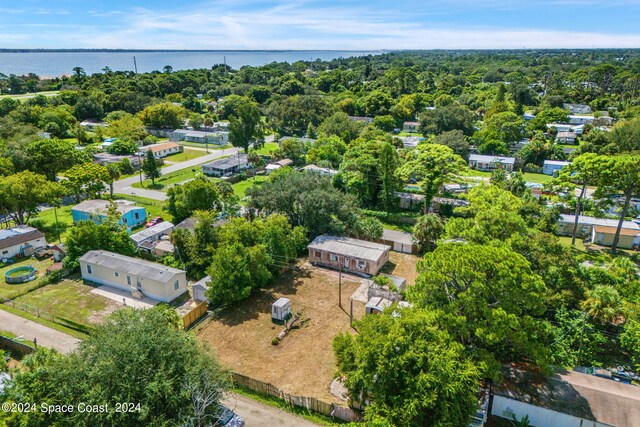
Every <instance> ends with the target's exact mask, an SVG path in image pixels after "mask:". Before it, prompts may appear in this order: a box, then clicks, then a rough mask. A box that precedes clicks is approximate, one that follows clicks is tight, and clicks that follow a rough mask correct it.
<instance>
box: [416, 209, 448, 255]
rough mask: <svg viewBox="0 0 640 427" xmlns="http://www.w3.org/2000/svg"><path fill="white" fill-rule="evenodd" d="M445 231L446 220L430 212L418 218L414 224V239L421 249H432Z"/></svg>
mask: <svg viewBox="0 0 640 427" xmlns="http://www.w3.org/2000/svg"><path fill="white" fill-rule="evenodd" d="M443 231H444V222H443V221H442V219H441V218H440V216H438V215H437V214H434V213H428V214H426V215H423V216H421V217H420V218H418V221H417V222H416V225H414V226H413V239H414V241H415V242H416V243H417V244H418V246H419V247H420V250H421V251H428V250H432V249H433V248H435V246H436V241H437V240H438V239H439V238H440V235H441V234H442V232H443Z"/></svg>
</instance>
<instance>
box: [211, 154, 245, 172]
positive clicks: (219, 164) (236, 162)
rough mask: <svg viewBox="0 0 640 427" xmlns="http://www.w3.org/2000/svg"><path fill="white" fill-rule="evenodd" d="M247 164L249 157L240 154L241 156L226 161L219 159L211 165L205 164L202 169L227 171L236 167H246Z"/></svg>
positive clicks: (226, 158) (225, 159)
mask: <svg viewBox="0 0 640 427" xmlns="http://www.w3.org/2000/svg"><path fill="white" fill-rule="evenodd" d="M246 163H247V155H246V154H240V155H234V156H229V157H225V158H224V159H217V160H214V161H212V162H209V163H205V164H204V165H202V167H203V168H213V169H220V170H226V169H231V168H233V167H236V166H240V165H244V164H246Z"/></svg>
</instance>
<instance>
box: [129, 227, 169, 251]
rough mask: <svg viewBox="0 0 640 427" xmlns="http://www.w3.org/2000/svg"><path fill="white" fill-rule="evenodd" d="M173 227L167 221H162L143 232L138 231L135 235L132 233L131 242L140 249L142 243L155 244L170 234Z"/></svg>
mask: <svg viewBox="0 0 640 427" xmlns="http://www.w3.org/2000/svg"><path fill="white" fill-rule="evenodd" d="M173 227H174V225H173V224H172V223H171V222H169V221H162V222H159V223H158V224H156V225H154V226H152V227H149V228H145V229H144V230H141V231H138V232H137V233H133V234H132V235H131V236H129V237H130V238H131V240H133V243H135V244H136V246H137V247H138V248H139V249H140V248H141V245H142V244H143V243H149V242H155V241H158V240H160V239H161V238H162V237H164V236H168V235H169V234H171V231H172V230H173Z"/></svg>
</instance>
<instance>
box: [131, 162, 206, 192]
mask: <svg viewBox="0 0 640 427" xmlns="http://www.w3.org/2000/svg"><path fill="white" fill-rule="evenodd" d="M196 175H202V169H201V168H200V166H199V165H195V166H192V167H190V168H185V169H180V170H177V171H175V172H171V173H168V174H166V175H162V176H161V177H160V178H158V179H156V183H155V185H153V184H152V183H151V180H150V179H145V180H143V181H142V185H140V182H138V181H136V182H134V183H133V184H132V187H135V188H149V189H152V190H160V191H166V190H167V189H168V188H169V187H170V186H172V185H174V184H180V183H182V182H185V181H188V180H190V179H193V178H195V177H196ZM210 179H212V178H210Z"/></svg>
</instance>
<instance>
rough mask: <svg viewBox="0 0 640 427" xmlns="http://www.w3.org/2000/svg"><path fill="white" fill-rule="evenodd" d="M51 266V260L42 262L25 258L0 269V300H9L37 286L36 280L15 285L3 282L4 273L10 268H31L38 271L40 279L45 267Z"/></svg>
mask: <svg viewBox="0 0 640 427" xmlns="http://www.w3.org/2000/svg"><path fill="white" fill-rule="evenodd" d="M51 264H53V259H52V258H44V259H42V260H38V259H36V258H25V259H23V260H21V261H20V262H15V263H13V264H8V265H6V266H4V267H2V268H0V298H3V297H4V298H10V297H11V296H12V295H14V294H17V293H19V292H23V291H27V290H29V289H32V288H34V287H35V286H37V284H38V280H37V279H36V280H32V281H31V282H27V283H21V284H17V285H10V284H7V282H6V280H5V277H4V275H5V273H6V272H7V271H9V270H11V269H12V268H16V267H26V266H32V267H33V268H35V269H36V270H38V277H42V276H44V275H45V274H46V271H47V267H49V266H50V265H51Z"/></svg>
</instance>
